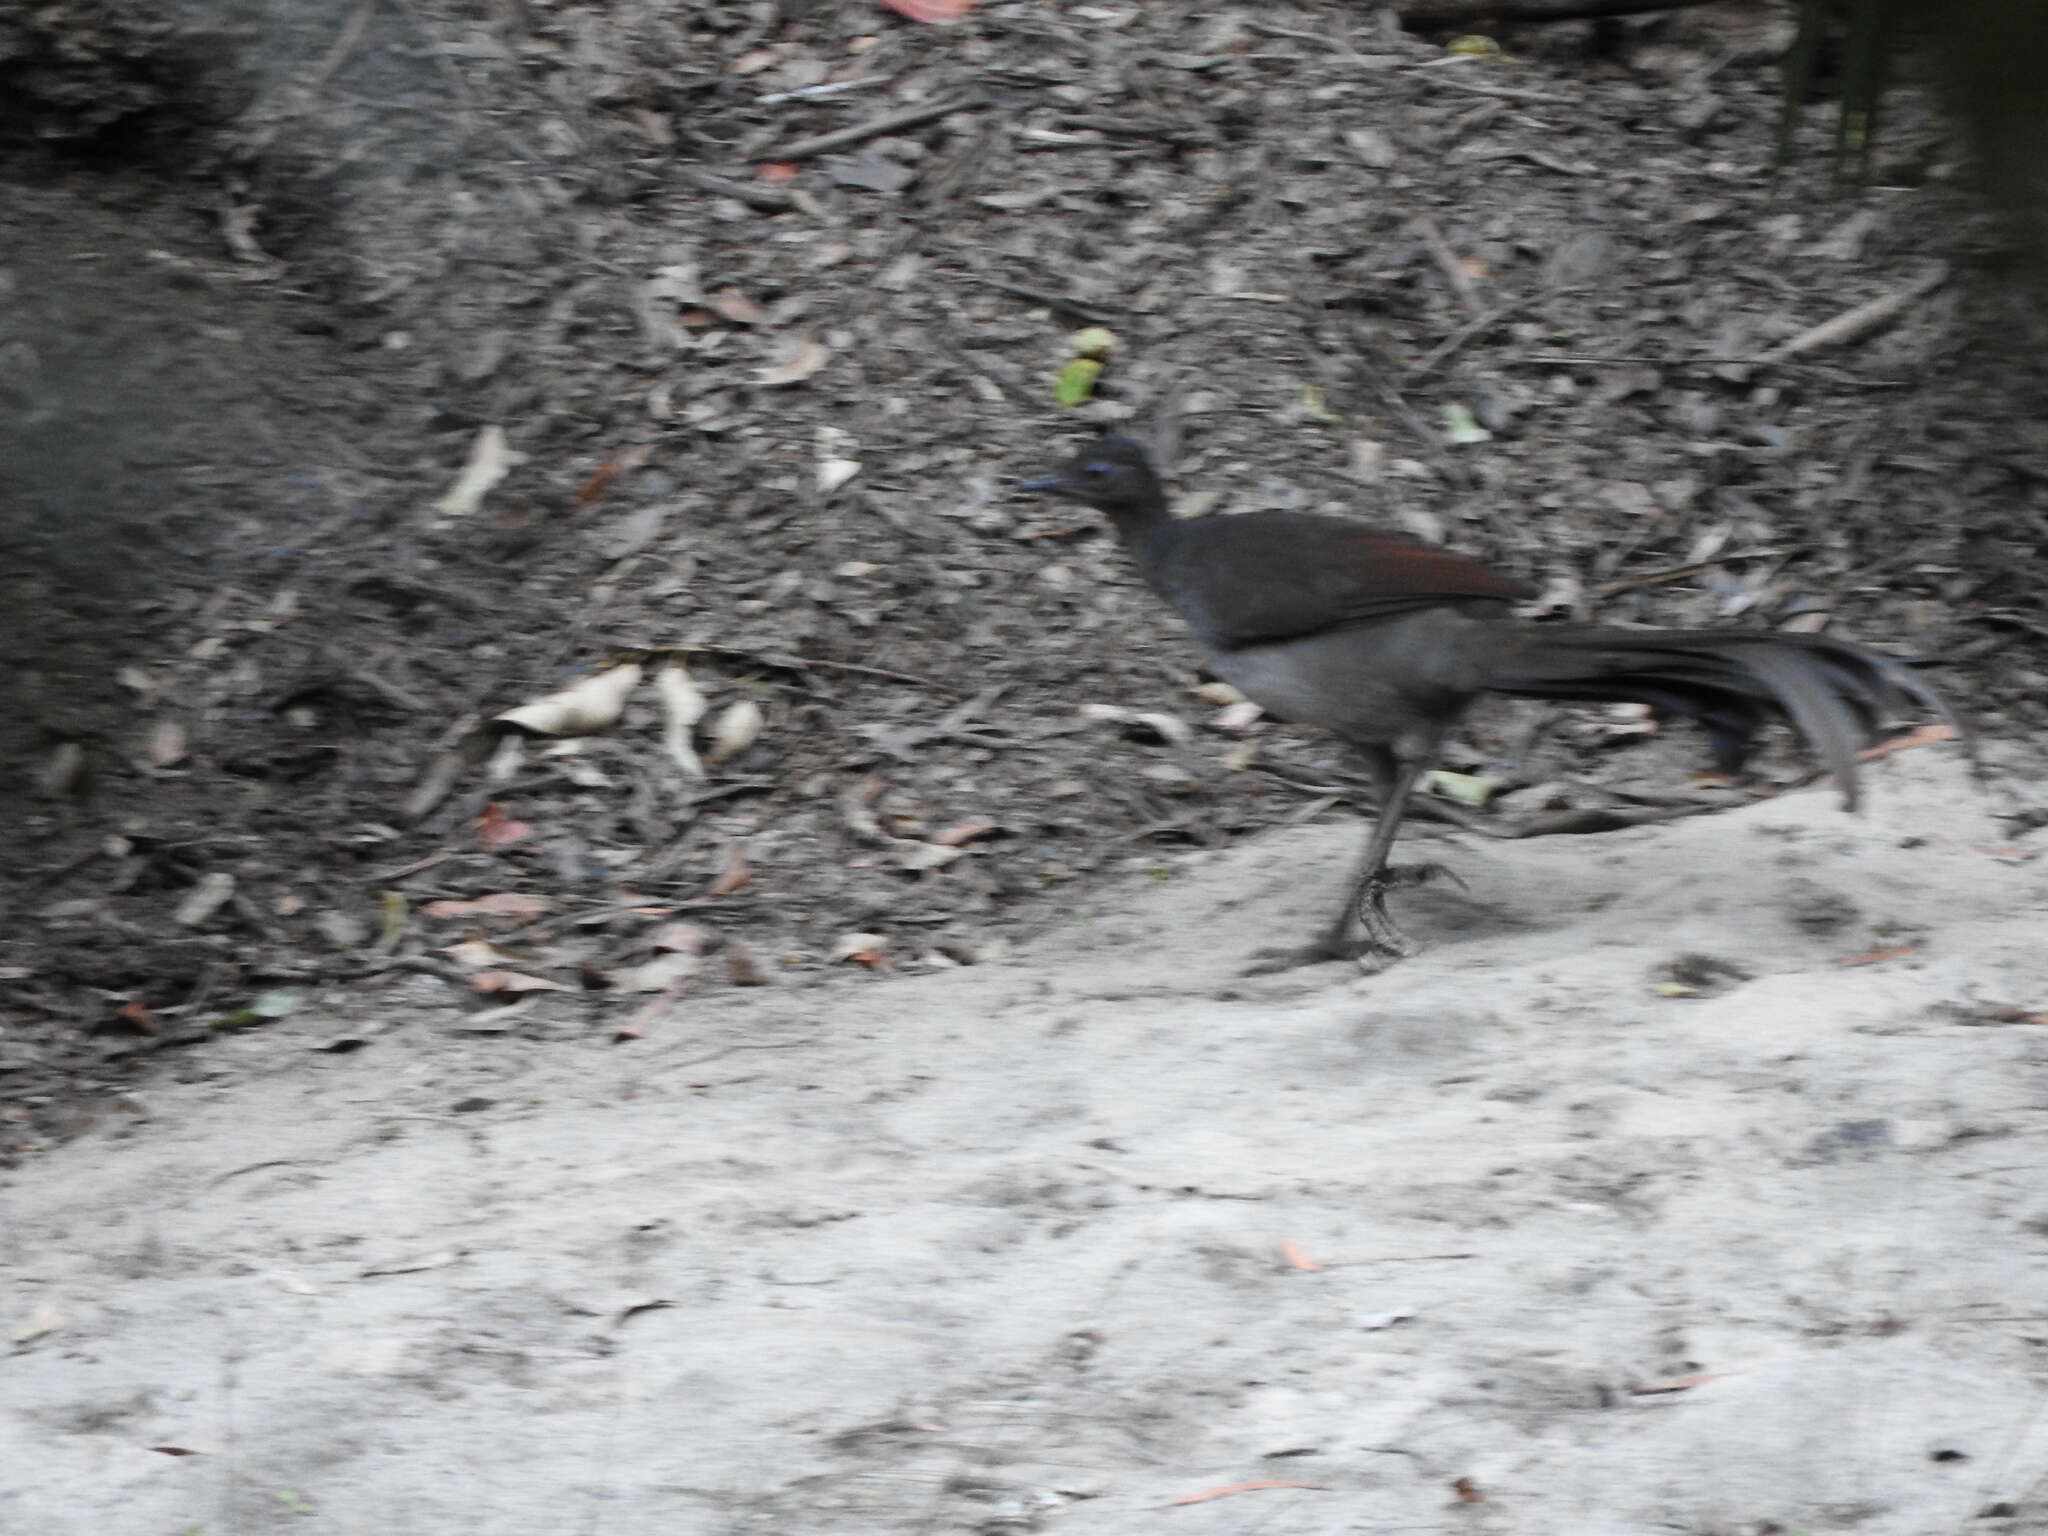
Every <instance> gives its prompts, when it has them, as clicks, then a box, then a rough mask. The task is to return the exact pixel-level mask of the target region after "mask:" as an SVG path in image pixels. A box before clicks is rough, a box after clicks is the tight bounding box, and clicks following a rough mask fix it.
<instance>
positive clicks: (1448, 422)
mask: <svg viewBox="0 0 2048 1536" xmlns="http://www.w3.org/2000/svg"><path fill="white" fill-rule="evenodd" d="M1444 436H1445V437H1446V438H1448V439H1449V440H1450V441H1452V442H1454V443H1490V442H1492V441H1493V434H1492V433H1491V432H1489V431H1487V430H1486V428H1484V427H1482V426H1481V425H1479V423H1478V422H1477V421H1476V420H1475V419H1474V418H1473V415H1472V412H1471V411H1470V410H1468V409H1467V408H1466V407H1465V406H1463V405H1461V404H1459V403H1458V402H1457V401H1455V400H1454V401H1452V402H1451V403H1450V404H1449V405H1447V406H1445V407H1444Z"/></svg>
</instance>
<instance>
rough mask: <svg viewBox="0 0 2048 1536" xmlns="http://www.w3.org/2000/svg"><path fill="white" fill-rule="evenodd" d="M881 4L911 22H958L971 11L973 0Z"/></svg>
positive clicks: (907, 0)
mask: <svg viewBox="0 0 2048 1536" xmlns="http://www.w3.org/2000/svg"><path fill="white" fill-rule="evenodd" d="M882 4H883V5H884V6H885V7H887V8H888V9H889V10H892V11H894V12H895V13H896V14H897V15H898V16H908V17H909V18H910V19H911V20H912V21H958V20H959V19H960V18H961V17H962V16H965V15H966V14H967V12H968V11H969V10H970V9H972V7H973V5H974V0H882Z"/></svg>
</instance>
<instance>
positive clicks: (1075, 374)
mask: <svg viewBox="0 0 2048 1536" xmlns="http://www.w3.org/2000/svg"><path fill="white" fill-rule="evenodd" d="M1101 377H1102V363H1101V361H1100V360H1099V359H1097V358H1093V357H1076V358H1071V359H1069V360H1068V362H1067V365H1066V366H1065V367H1064V368H1062V369H1060V376H1059V378H1058V379H1056V380H1055V381H1054V382H1053V386H1052V398H1053V401H1054V403H1055V404H1057V405H1064V406H1069V407H1071V406H1076V405H1080V404H1082V403H1083V402H1084V401H1086V400H1087V398H1088V397H1089V396H1090V395H1092V394H1094V393H1095V381H1096V380H1097V379H1099V378H1101Z"/></svg>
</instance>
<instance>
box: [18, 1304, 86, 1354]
mask: <svg viewBox="0 0 2048 1536" xmlns="http://www.w3.org/2000/svg"><path fill="white" fill-rule="evenodd" d="M70 1321H71V1319H70V1318H68V1317H66V1316H65V1315H64V1309H63V1308H62V1307H60V1306H58V1305H57V1303H56V1302H54V1301H46V1302H44V1303H43V1304H42V1305H41V1306H39V1307H37V1308H36V1309H35V1311H33V1312H31V1313H30V1314H29V1315H28V1317H27V1318H26V1319H25V1320H24V1321H22V1322H20V1323H18V1324H16V1325H15V1328H14V1331H13V1332H12V1333H11V1334H10V1335H9V1337H10V1338H12V1339H13V1340H14V1342H15V1343H17V1344H26V1343H27V1342H28V1341H29V1340H30V1339H39V1338H41V1337H42V1336H43V1335H44V1334H46V1333H55V1332H56V1331H57V1330H58V1329H59V1328H62V1327H63V1326H64V1325H65V1324H66V1323H68V1322H70Z"/></svg>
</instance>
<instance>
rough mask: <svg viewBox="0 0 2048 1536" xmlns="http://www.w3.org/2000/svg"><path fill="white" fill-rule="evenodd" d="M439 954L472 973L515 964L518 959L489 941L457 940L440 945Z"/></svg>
mask: <svg viewBox="0 0 2048 1536" xmlns="http://www.w3.org/2000/svg"><path fill="white" fill-rule="evenodd" d="M441 953H442V954H444V955H446V956H447V957H448V958H449V959H450V960H453V961H454V962H455V963H456V964H457V965H466V966H468V967H469V968H470V969H471V970H474V971H483V970H491V969H494V968H496V967H500V966H504V965H508V964H512V963H515V962H517V961H518V960H519V958H520V957H519V956H518V955H515V954H513V953H511V952H510V951H509V950H503V949H500V948H498V946H497V945H495V944H493V943H492V942H491V941H490V940H489V939H459V940H457V941H456V942H455V943H453V944H444V945H442V946H441Z"/></svg>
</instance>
